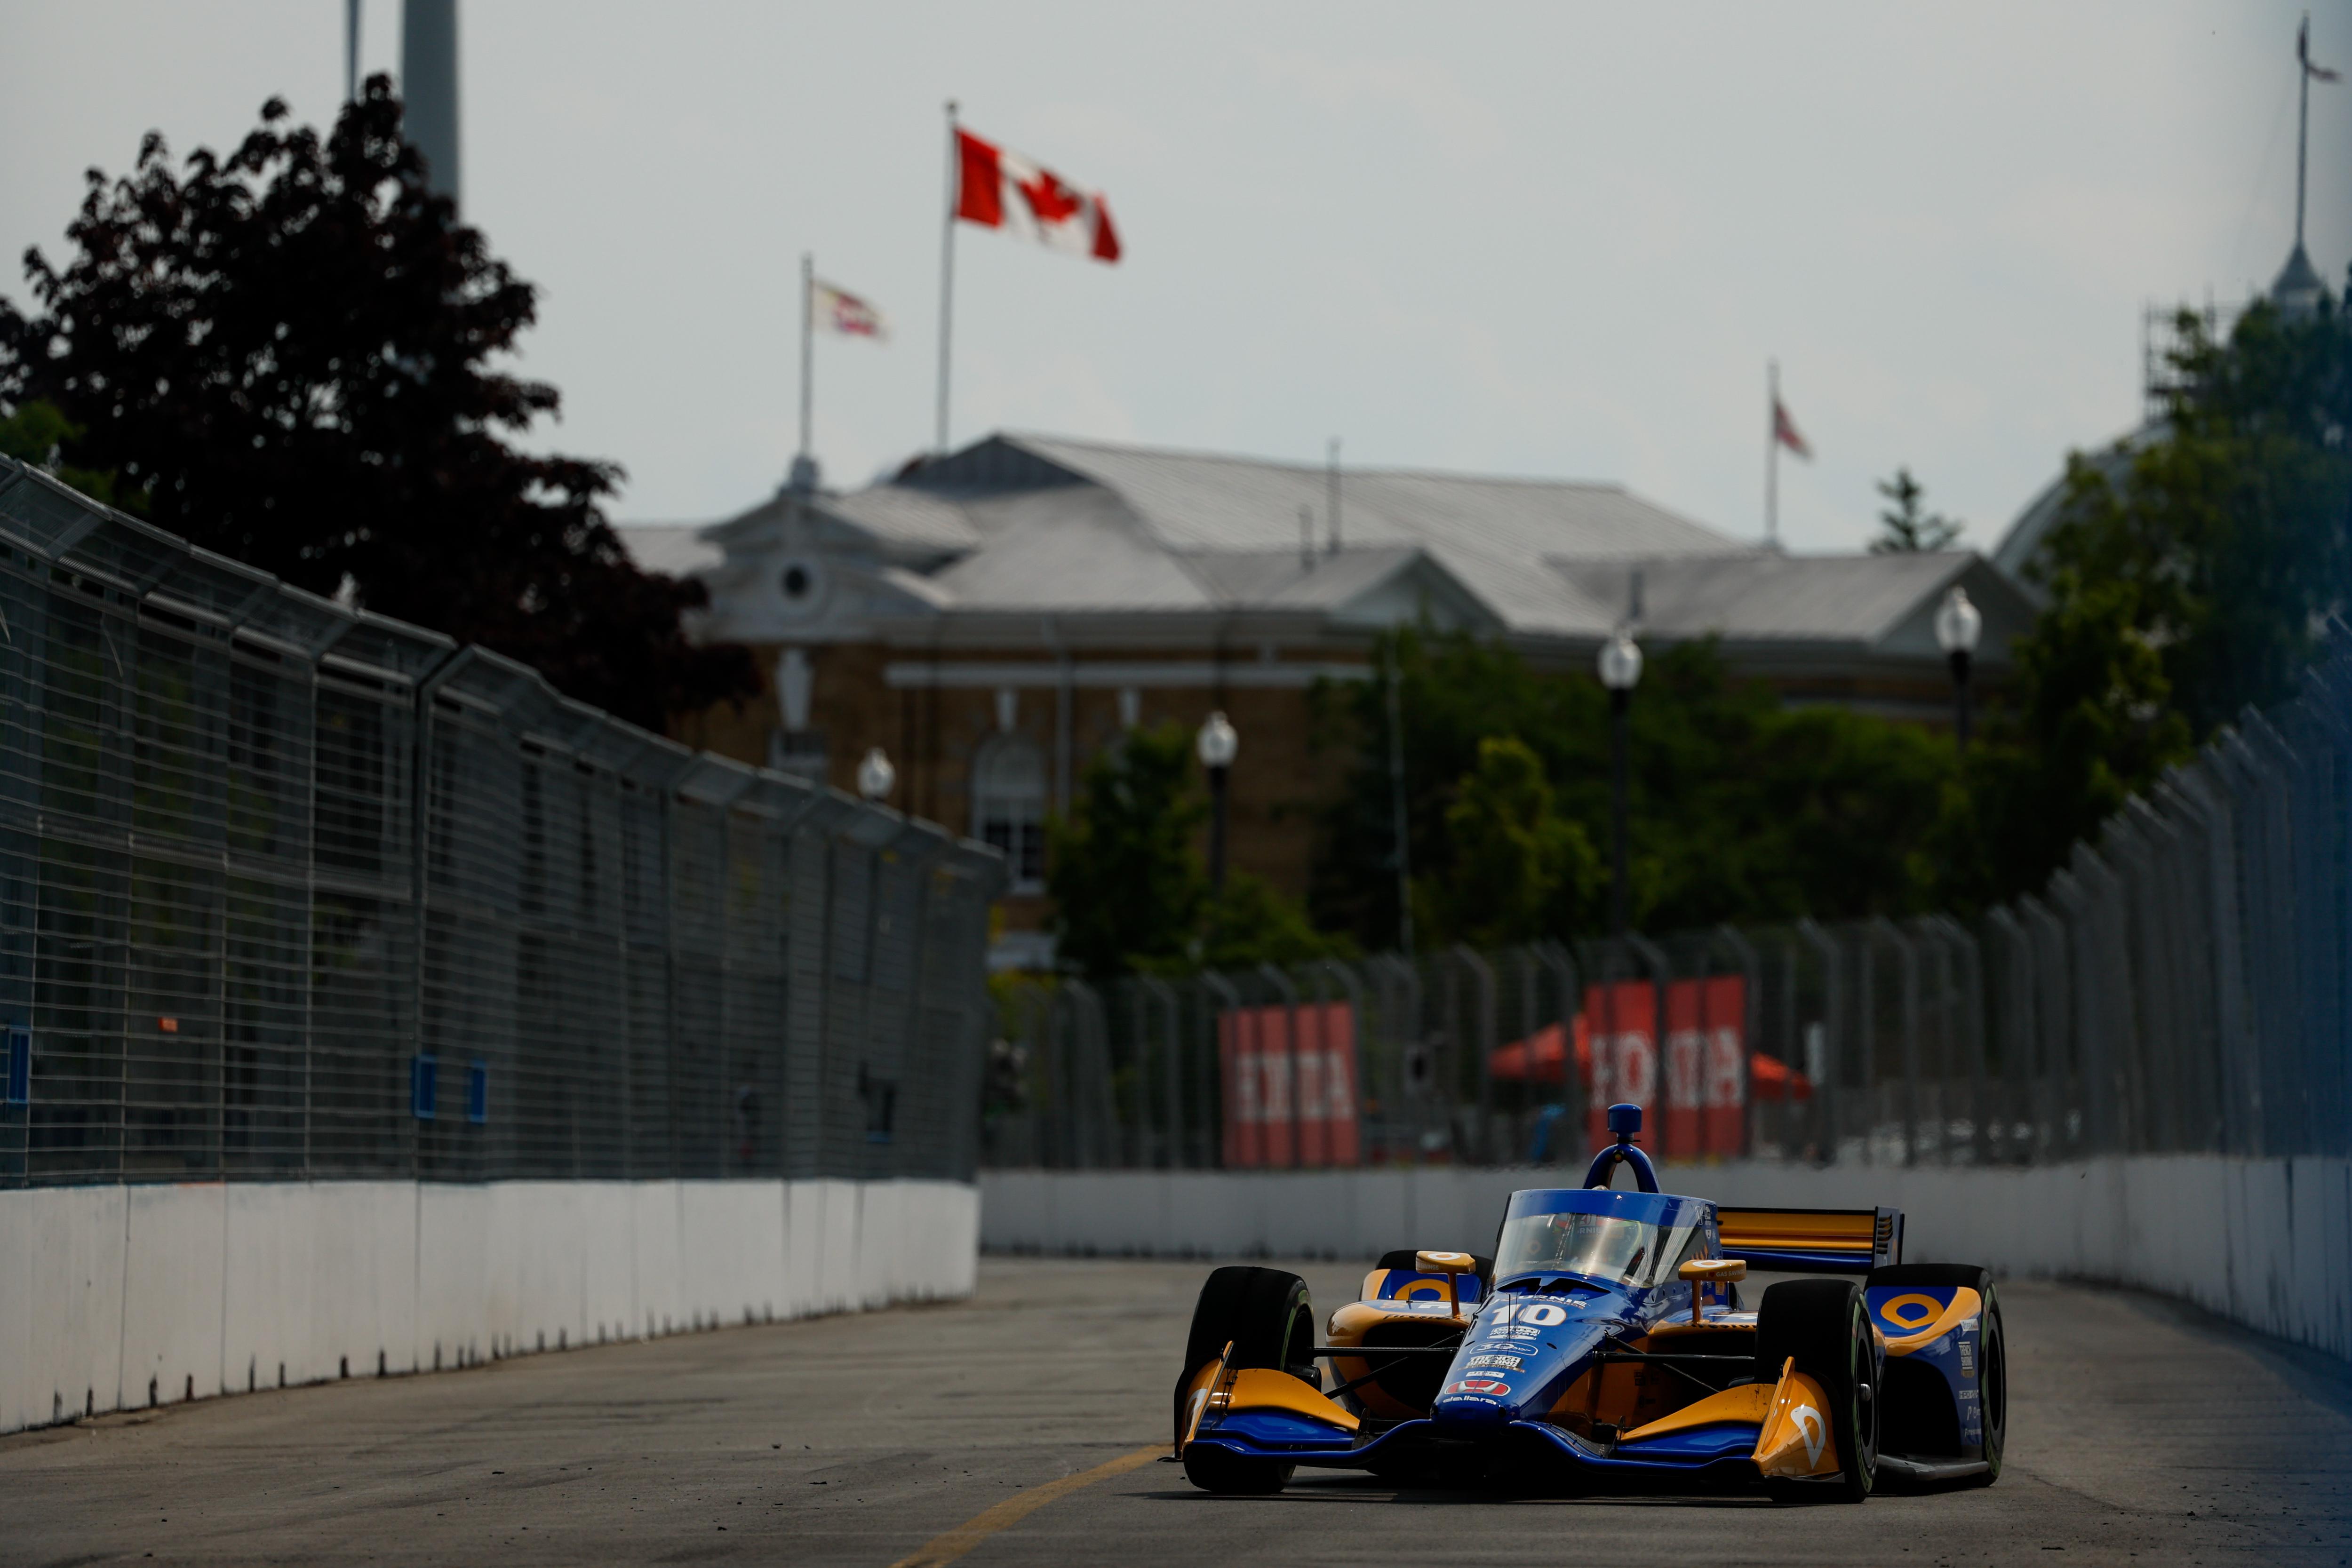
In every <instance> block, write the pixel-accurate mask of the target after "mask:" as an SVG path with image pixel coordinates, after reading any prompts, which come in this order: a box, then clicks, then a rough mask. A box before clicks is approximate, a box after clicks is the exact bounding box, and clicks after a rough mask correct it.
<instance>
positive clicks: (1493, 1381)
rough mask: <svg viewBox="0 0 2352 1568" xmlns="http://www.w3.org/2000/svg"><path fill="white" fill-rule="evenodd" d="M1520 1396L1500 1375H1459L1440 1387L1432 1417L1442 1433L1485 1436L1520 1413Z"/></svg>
mask: <svg viewBox="0 0 2352 1568" xmlns="http://www.w3.org/2000/svg"><path fill="white" fill-rule="evenodd" d="M1518 1397H1519V1396H1518V1395H1517V1391H1516V1390H1514V1389H1513V1387H1512V1385H1510V1383H1509V1382H1507V1380H1505V1379H1503V1378H1500V1377H1477V1376H1472V1377H1457V1378H1454V1379H1452V1380H1451V1381H1449V1382H1448V1383H1446V1384H1445V1385H1444V1386H1443V1387H1441V1388H1440V1389H1439V1390H1438V1393H1437V1398H1436V1401H1435V1402H1434V1403H1433V1404H1432V1405H1431V1406H1430V1407H1429V1418H1430V1420H1431V1422H1432V1423H1433V1424H1434V1425H1435V1427H1437V1430H1438V1434H1439V1435H1440V1436H1441V1437H1481V1436H1484V1435H1485V1434H1486V1433H1488V1432H1493V1431H1497V1430H1499V1429H1501V1428H1502V1427H1505V1426H1506V1425H1507V1424H1508V1423H1509V1422H1511V1421H1512V1420H1513V1419H1514V1418H1516V1417H1517V1415H1518Z"/></svg>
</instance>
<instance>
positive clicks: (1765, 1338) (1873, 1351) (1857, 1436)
mask: <svg viewBox="0 0 2352 1568" xmlns="http://www.w3.org/2000/svg"><path fill="white" fill-rule="evenodd" d="M1790 1356H1794V1357H1795V1358H1796V1361H1797V1370H1798V1371H1799V1372H1801V1373H1803V1374H1804V1375H1806V1376H1808V1377H1811V1379H1812V1380H1813V1381H1814V1382H1816V1383H1818V1384H1820V1385H1822V1397H1823V1398H1825V1399H1826V1400H1827V1401H1828V1402H1829V1406H1830V1408H1829V1409H1828V1411H1826V1412H1825V1414H1826V1415H1827V1416H1829V1418H1830V1432H1831V1436H1832V1437H1833V1438H1834V1439H1835V1441H1836V1443H1837V1452H1838V1464H1839V1470H1838V1475H1837V1479H1835V1480H1832V1481H1790V1480H1779V1481H1773V1482H1769V1483H1768V1490H1769V1491H1770V1492H1771V1493H1772V1495H1773V1496H1775V1497H1777V1498H1780V1499H1781V1500H1783V1501H1790V1502H1832V1501H1834V1502H1861V1501H1863V1500H1865V1499H1867V1498H1868V1497H1869V1496H1870V1494H1871V1490H1872V1489H1873V1488H1874V1487H1875V1486H1876V1485H1877V1481H1878V1389H1877V1386H1876V1385H1877V1383H1878V1381H1879V1369H1878V1342H1877V1340H1876V1338H1875V1337H1874V1335H1873V1333H1872V1332H1871V1326H1870V1314H1869V1312H1868V1310H1867V1308H1866V1307H1865V1306H1864V1301H1863V1295H1862V1287H1861V1286H1860V1285H1858V1284H1856V1283H1854V1282H1853V1281H1851V1280H1789V1281H1783V1282H1781V1283H1780V1284H1778V1285H1773V1286H1770V1287H1769V1288H1768V1289H1767V1290H1766V1291H1765V1292H1764V1299H1763V1301H1761V1302H1760V1303H1759V1305H1758V1307H1757V1309H1756V1379H1757V1381H1758V1382H1759V1383H1764V1384H1768V1385H1769V1384H1775V1383H1778V1382H1779V1381H1780V1368H1781V1366H1782V1364H1784V1363H1786V1362H1787V1361H1788V1359H1789V1358H1790Z"/></svg>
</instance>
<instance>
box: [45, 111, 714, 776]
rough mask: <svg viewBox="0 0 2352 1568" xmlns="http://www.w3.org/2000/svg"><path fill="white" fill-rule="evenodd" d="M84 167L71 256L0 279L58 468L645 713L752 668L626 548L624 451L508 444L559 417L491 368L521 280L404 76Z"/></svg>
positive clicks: (540, 393)
mask: <svg viewBox="0 0 2352 1568" xmlns="http://www.w3.org/2000/svg"><path fill="white" fill-rule="evenodd" d="M66 232H67V238H68V241H69V242H70V243H71V246H72V247H73V249H72V253H71V254H70V256H68V257H67V259H66V260H65V262H64V264H63V266H62V267H58V266H52V265H51V264H50V262H49V261H48V260H47V258H45V257H44V256H41V255H40V253H39V252H37V251H32V252H28V253H27V254H26V259H25V267H26V277H27V280H28V281H29V282H30V284H31V287H32V294H33V299H34V303H35V310H34V313H32V314H30V315H27V314H25V313H22V312H20V311H18V310H17V309H16V308H14V307H12V306H10V305H8V304H7V303H6V302H5V301H0V413H12V412H21V411H22V410H24V409H26V408H29V407H35V406H37V405H47V407H49V408H52V409H54V410H55V411H56V418H55V420H54V422H53V423H54V433H55V434H56V436H57V439H56V441H55V443H54V445H55V461H56V463H57V465H58V466H59V467H60V469H64V468H68V467H69V468H71V469H75V470H79V471H83V472H86V473H97V474H102V475H106V476H110V480H111V485H112V489H113V497H112V498H113V500H114V501H115V503H116V504H117V505H120V506H123V507H128V508H129V509H131V510H132V511H134V512H137V513H139V514H141V515H142V516H144V517H147V518H149V519H150V520H152V521H153V522H154V523H156V524H157V525H159V526H161V527H163V528H169V529H171V530H172V531H173V532H174V533H178V534H182V535H184V536H185V537H187V538H190V539H193V540H194V541H195V542H196V543H197V544H200V545H203V546H205V547H206V548H207V549H214V550H217V551H219V552H220V553H222V554H224V555H227V556H231V557H234V558H236V559H239V560H243V561H246V562H248V563H250V564H252V565H254V566H257V567H259V568H261V569H263V570H267V571H270V572H274V573H276V574H277V575H278V576H279V577H281V578H283V579H285V580H288V581H289V582H292V583H295V584H298V585H299V586H301V587H303V588H307V589H310V590H311V591H315V592H320V593H326V594H335V593H339V592H340V593H342V594H344V595H346V596H356V599H357V601H358V602H359V603H361V604H362V605H364V606H365V607H366V608H368V609H370V610H374V611H378V612H382V613H383V614H386V615H392V616H396V617H398V618H400V619H402V620H404V621H411V622H417V623H418V624H421V625H425V626H430V627H435V628H437V629H438V630H441V631H443V632H448V633H449V634H451V635H452V636H455V637H457V638H458V639H460V640H461V641H465V642H473V643H481V644H483V645H484V646H486V647H489V648H493V649H496V650H497V651H499V652H500V653H506V654H509V655H510V656H512V657H514V658H518V659H520V660H522V661H523V662H525V663H527V664H531V665H533V666H535V667H537V668H538V669H539V670H540V671H541V672H542V673H543V674H546V675H547V677H548V678H549V679H550V680H551V681H552V682H553V683H554V684H555V685H556V686H557V687H559V688H560V689H562V691H564V692H566V693H567V694H569V695H572V696H576V697H579V698H582V699H583V700H585V701H588V702H592V703H594V704H596V705H598V706H602V707H605V708H608V709H610V710H612V711H613V712H614V713H617V714H619V715H621V716H624V717H626V718H629V719H633V720H635V721H636V722H637V723H639V724H643V725H646V726H647V727H652V728H656V729H658V728H660V727H662V725H663V723H664V721H665V719H666V718H667V716H669V715H670V714H672V713H676V712H679V711H683V710H687V709H691V708H697V707H701V706H707V705H708V704H709V703H711V702H714V701H717V700H720V699H722V698H728V697H736V696H740V695H747V694H749V693H750V692H751V691H753V690H755V689H756V677H755V675H754V674H753V671H752V669H751V664H750V661H749V659H748V658H747V656H746V655H745V654H744V653H742V652H741V651H740V650H739V649H732V648H696V647H693V646H691V645H690V644H689V643H688V642H687V640H686V638H685V636H684V635H683V633H682V632H681V630H680V627H679V622H678V616H679V612H681V611H682V610H686V609H688V608H690V607H692V606H694V605H697V604H698V603H700V602H701V601H702V590H701V587H700V585H699V584H696V583H690V582H681V581H679V580H675V579H671V578H667V577H659V576H653V575H648V574H646V573H645V572H642V571H639V570H636V568H635V566H634V565H633V564H632V563H631V562H630V560H629V559H628V558H627V556H626V555H625V553H624V551H623V549H622V547H621V544H620V541H619V539H618V538H617V537H616V536H615V535H614V532H613V530H612V528H611V527H610V526H609V525H608V524H607V523H606V521H605V519H604V515H603V512H602V509H601V507H600V503H601V502H602V500H603V499H604V497H607V496H609V495H610V494H611V493H612V491H613V487H614V482H615V481H616V480H617V479H618V478H619V477H620V475H621V471H620V469H619V467H618V466H617V465H614V464H611V463H604V462H596V461H591V460H588V459H583V458H578V457H566V456H556V455H535V454H531V453H527V452H524V451H522V450H521V449H520V448H519V447H518V446H517V445H516V444H515V442H516V440H517V438H519V437H520V436H522V435H523V434H525V433H527V432H528V431H529V430H530V428H531V426H532V425H533V424H535V423H537V422H538V421H539V420H540V419H541V418H542V417H547V418H552V417H554V415H555V414H556V413H557V397H556V392H555V389H554V388H552V387H551V386H548V385H546V384H544V383H542V382H531V381H525V380H522V379H520V377H518V376H515V375H513V374H511V373H509V371H508V370H507V369H505V368H504V367H503V364H502V361H504V359H505V357H506V356H508V355H509V354H511V352H512V351H513V350H514V347H515V343H516V340H517V338H518V337H519V336H520V333H521V332H522V330H523V329H525V328H527V327H529V326H530V324H531V322H532V320H533V319H534V316H535V294H534V290H533V288H532V287H531V286H530V284H528V283H526V282H524V281H522V280H521V279H520V278H518V277H515V276H514V274H513V272H512V271H511V270H510V269H509V267H507V265H506V264H505V263H504V262H502V261H500V260H499V259H498V258H497V257H496V256H492V255H491V254H490V252H489V248H488V244H487V243H486V242H485V240H484V239H483V236H482V235H481V233H480V232H479V231H478V230H477V229H473V228H468V227H467V226H465V225H462V224H460V223H458V222H457V214H456V212H455V209H454V208H453V207H452V206H451V204H450V203H449V202H448V201H447V200H446V198H443V197H440V196H436V195H434V194H432V193H429V192H428V191H427V190H426V188H425V183H424V180H423V175H422V168H421V165H420V163H419V161H418V158H417V154H416V152H415V150H414V149H413V148H412V147H410V146H409V145H408V143H407V142H405V141H403V140H402V137H401V106H400V102H399V100H398V99H395V98H394V96H393V94H392V89H391V84H390V82H389V80H388V78H384V77H381V76H378V77H373V78H369V81H368V84H367V89H366V91H365V93H364V94H363V95H362V98H361V99H360V100H359V101H358V102H356V103H353V104H351V105H349V106H347V107H346V108H345V109H344V110H343V111H342V114H341V117H340V118H339V119H338V120H337V121H336V124H335V127H334V130H333V131H332V133H331V135H329V136H327V137H326V138H325V139H323V140H321V138H320V135H319V133H318V132H317V131H316V130H314V129H312V128H310V127H306V126H293V125H289V123H288V122H287V116H286V107H285V105H284V104H283V103H281V102H278V101H277V100H275V99H273V100H271V101H270V102H269V103H268V104H266V105H264V106H263V108H262V110H261V124H260V125H259V126H258V127H257V129H256V130H255V131H253V133H252V134H251V135H249V136H247V138H246V139H245V141H244V142H243V143H242V144H241V145H239V146H238V147H237V148H236V150H235V151H234V152H231V153H230V154H228V155H227V156H226V157H225V158H224V157H221V156H218V155H216V154H215V153H213V152H209V151H205V150H199V151H197V152H195V153H194V154H193V155H192V156H190V157H189V158H188V159H187V160H186V161H185V162H184V165H175V164H174V163H173V160H172V159H171V157H170V155H169V154H168V152H166V150H165V148H164V145H163V139H162V138H161V137H160V136H158V135H155V134H152V133H151V134H150V135H149V136H148V137H147V139H146V141H145V142H144V143H143V144H142V146H141V148H140V152H139V162H138V165H137V167H136V169H135V170H134V171H133V172H131V174H130V175H129V176H128V177H126V178H123V179H121V180H110V179H108V178H107V176H106V175H105V174H103V173H102V172H100V171H98V170H92V171H91V172H90V173H89V193H88V195H87V197H86V198H85V200H84V201H83V204H82V207H81V212H80V214H79V216H78V217H76V218H75V220H74V222H73V223H72V224H71V225H70V226H69V227H68V229H67V231H66ZM45 428H46V427H45Z"/></svg>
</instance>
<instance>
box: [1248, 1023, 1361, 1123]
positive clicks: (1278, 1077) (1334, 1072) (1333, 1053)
mask: <svg viewBox="0 0 2352 1568" xmlns="http://www.w3.org/2000/svg"><path fill="white" fill-rule="evenodd" d="M1235 1055H1236V1057H1237V1059H1238V1068H1237V1071H1235V1073H1234V1080H1235V1083H1234V1088H1235V1092H1236V1103H1235V1104H1234V1112H1233V1113H1234V1121H1235V1122H1237V1123H1255V1124H1261V1125H1263V1124H1265V1123H1268V1122H1287V1121H1289V1120H1290V1119H1291V1103H1292V1099H1293V1096H1292V1094H1291V1082H1290V1080H1291V1070H1292V1067H1293V1065H1294V1064H1296V1066H1297V1073H1298V1092H1297V1107H1298V1110H1297V1114H1298V1116H1299V1118H1300V1119H1301V1120H1302V1121H1308V1122H1324V1121H1338V1122H1345V1121H1351V1120H1353V1119H1354V1117H1355V1113H1356V1093H1355V1088H1354V1085H1353V1084H1352V1083H1351V1082H1349V1061H1348V1053H1347V1052H1346V1051H1341V1050H1339V1048H1337V1047H1336V1046H1335V1047H1332V1048H1330V1049H1328V1050H1325V1051H1305V1052H1302V1053H1300V1054H1298V1055H1296V1056H1293V1055H1291V1054H1290V1053H1288V1052H1286V1051H1280V1050H1265V1051H1261V1050H1257V1049H1255V1048H1254V1046H1253V1045H1251V1044H1249V1043H1244V1044H1243V1045H1242V1046H1240V1047H1239V1048H1238V1049H1237V1050H1236V1051H1235Z"/></svg>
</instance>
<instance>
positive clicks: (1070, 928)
mask: <svg viewBox="0 0 2352 1568" xmlns="http://www.w3.org/2000/svg"><path fill="white" fill-rule="evenodd" d="M1207 810H1208V808H1207V807H1206V806H1205V805H1204V804H1203V803H1202V800H1201V798H1200V796H1199V795H1198V794H1197V793H1196V792H1195V790H1194V789H1193V786H1192V738H1191V737H1189V736H1187V735H1186V734H1185V733H1184V730H1183V727H1181V725H1177V724H1174V723H1172V722H1171V723H1169V724H1164V725H1161V726H1160V727H1157V728H1154V729H1137V730H1133V731H1130V732H1129V734H1128V736H1127V737H1126V739H1125V740H1124V741H1123V742H1122V743H1121V744H1119V745H1117V746H1111V747H1104V748H1103V749H1102V750H1101V751H1100V752H1097V754H1096V756H1095V758H1094V760H1093V761H1091V762H1089V763H1088V764H1087V770H1086V776H1085V778H1084V779H1082V780H1081V781H1080V784H1079V787H1078V800H1077V802H1076V810H1073V811H1072V812H1071V814H1070V816H1069V817H1068V818H1067V819H1066V820H1056V821H1050V822H1048V823H1047V824H1046V830H1045V891H1046V892H1047V893H1049V894H1052V895H1053V899H1054V916H1053V920H1054V932H1055V936H1056V938H1057V939H1058V951H1059V953H1060V956H1061V958H1062V960H1063V962H1064V963H1066V964H1068V965H1070V966H1072V967H1076V968H1077V969H1079V970H1081V971H1083V972H1084V973H1086V974H1089V975H1111V974H1118V973H1119V972H1121V971H1124V970H1127V969H1130V968H1133V967H1136V966H1137V965H1139V964H1149V963H1150V962H1152V961H1154V960H1159V961H1163V962H1164V961H1170V960H1176V959H1181V958H1182V957H1183V956H1185V955H1186V953H1187V952H1188V950H1189V949H1190V947H1191V946H1192V939H1193V936H1194V934H1195V933H1196V932H1197V931H1198V930H1199V928H1200V925H1201V916H1202V911H1203V909H1204V908H1205V907H1206V905H1207V903H1208V897H1209V879H1208V875H1207V873H1205V872H1203V871H1202V869H1201V863H1200V858H1199V856H1198V855H1197V854H1196V853H1195V852H1194V850H1193V847H1192V840H1193V836H1194V835H1195V834H1196V833H1197V832H1198V831H1199V830H1200V826H1201V824H1202V821H1204V820H1205V819H1206V816H1207Z"/></svg>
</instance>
